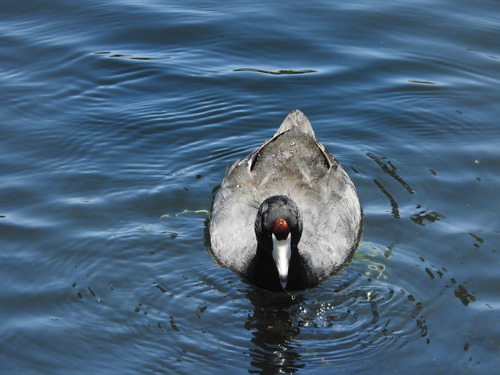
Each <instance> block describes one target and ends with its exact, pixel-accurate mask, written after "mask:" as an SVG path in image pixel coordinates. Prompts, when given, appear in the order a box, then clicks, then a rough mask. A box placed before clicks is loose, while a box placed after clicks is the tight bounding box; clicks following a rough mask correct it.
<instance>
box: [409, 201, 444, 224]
mask: <svg viewBox="0 0 500 375" xmlns="http://www.w3.org/2000/svg"><path fill="white" fill-rule="evenodd" d="M420 208H421V206H420V205H418V206H417V209H420ZM410 219H411V221H413V222H414V223H416V224H418V225H421V226H423V227H425V222H424V221H427V222H429V223H434V222H435V221H439V220H440V219H446V216H444V215H441V214H440V213H439V212H436V211H432V212H427V210H422V211H419V212H417V213H416V214H414V215H412V216H411V218H410Z"/></svg>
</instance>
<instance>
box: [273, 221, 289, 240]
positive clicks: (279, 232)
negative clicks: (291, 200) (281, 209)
mask: <svg viewBox="0 0 500 375" xmlns="http://www.w3.org/2000/svg"><path fill="white" fill-rule="evenodd" d="M273 233H274V235H275V236H276V239H277V240H278V241H283V240H284V239H286V238H287V237H288V234H289V233H290V228H289V227H288V223H287V222H286V220H285V219H283V218H281V217H280V218H279V219H278V220H276V222H275V223H274V227H273Z"/></svg>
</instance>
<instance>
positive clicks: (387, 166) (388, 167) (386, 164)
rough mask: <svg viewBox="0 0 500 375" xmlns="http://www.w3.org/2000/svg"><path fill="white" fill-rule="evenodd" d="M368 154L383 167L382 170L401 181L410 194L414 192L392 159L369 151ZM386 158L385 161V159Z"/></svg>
mask: <svg viewBox="0 0 500 375" xmlns="http://www.w3.org/2000/svg"><path fill="white" fill-rule="evenodd" d="M366 156H368V157H369V158H370V159H372V160H373V161H374V162H375V163H377V165H378V166H379V167H380V168H382V170H383V171H384V172H385V173H387V174H388V175H389V176H391V177H392V178H393V179H395V180H396V181H397V182H399V183H400V184H401V185H402V186H403V187H404V188H405V189H406V190H407V191H408V193H410V194H413V193H414V191H413V189H412V188H411V186H410V185H408V184H407V183H406V181H405V180H403V178H402V177H401V176H400V175H398V174H397V173H396V170H397V168H396V167H395V166H394V165H393V164H392V163H391V161H390V160H387V158H386V157H384V156H381V157H377V156H375V155H374V154H372V153H367V154H366ZM384 160H385V161H384Z"/></svg>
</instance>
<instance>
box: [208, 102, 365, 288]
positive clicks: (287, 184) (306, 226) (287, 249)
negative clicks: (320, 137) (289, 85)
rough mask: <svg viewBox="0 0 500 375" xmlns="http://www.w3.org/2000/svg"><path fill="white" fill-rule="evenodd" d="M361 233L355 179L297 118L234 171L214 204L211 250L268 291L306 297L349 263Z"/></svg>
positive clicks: (292, 117) (296, 114) (297, 114)
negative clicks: (305, 293) (300, 293)
mask: <svg viewBox="0 0 500 375" xmlns="http://www.w3.org/2000/svg"><path fill="white" fill-rule="evenodd" d="M362 226H363V212H362V210H361V206H360V203H359V199H358V196H357V194H356V189H355V187H354V185H353V183H352V181H351V179H350V178H349V176H348V175H347V173H346V172H345V171H344V169H343V168H342V167H341V165H340V164H339V162H338V161H337V160H336V159H335V158H334V157H333V156H332V155H331V154H330V153H329V152H328V151H327V150H326V149H325V147H324V146H323V145H322V144H321V143H319V142H318V141H317V140H316V137H315V135H314V131H313V129H312V127H311V124H310V123H309V120H308V119H307V117H306V116H305V115H304V114H303V113H302V112H301V111H299V110H295V111H292V112H291V113H290V114H289V115H288V116H287V117H286V118H285V120H284V121H283V123H282V124H281V126H280V127H279V129H278V131H277V132H276V134H275V135H274V137H273V138H271V139H270V140H268V141H267V142H265V143H264V144H263V145H262V146H260V147H259V148H257V149H256V150H255V151H254V152H252V153H251V154H250V155H248V156H247V157H246V158H245V159H243V160H242V161H239V160H237V161H235V162H234V163H233V164H232V165H231V167H229V168H228V170H227V172H226V175H225V177H224V180H223V181H222V185H221V187H220V189H219V190H218V191H217V193H216V196H215V198H214V202H213V207H212V215H211V218H210V223H209V233H210V246H211V249H210V250H211V253H212V255H213V256H214V257H215V258H216V260H217V261H218V262H219V263H220V264H221V265H222V266H225V267H227V268H229V269H231V270H232V271H234V272H236V273H237V274H239V275H241V276H243V277H245V278H246V279H248V280H249V281H251V282H253V283H254V284H256V285H258V286H260V287H262V288H265V289H269V290H272V291H280V290H283V289H286V290H296V289H304V288H309V287H313V286H315V285H317V284H318V283H319V282H320V281H321V280H323V279H324V278H326V277H327V276H329V275H331V274H333V273H335V272H337V271H338V270H339V269H340V268H341V267H342V266H343V265H344V264H345V263H346V262H348V261H349V260H350V258H351V257H352V254H353V253H354V251H355V250H356V248H357V247H358V245H359V241H360V238H361V233H362Z"/></svg>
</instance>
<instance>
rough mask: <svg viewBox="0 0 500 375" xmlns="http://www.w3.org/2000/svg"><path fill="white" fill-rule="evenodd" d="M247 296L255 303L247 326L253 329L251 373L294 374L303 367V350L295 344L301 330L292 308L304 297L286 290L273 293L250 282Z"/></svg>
mask: <svg viewBox="0 0 500 375" xmlns="http://www.w3.org/2000/svg"><path fill="white" fill-rule="evenodd" d="M247 297H248V299H249V300H250V302H251V303H252V305H253V307H254V312H253V315H252V316H249V317H248V319H247V321H246V323H245V328H246V329H247V330H248V331H250V332H252V336H253V337H252V342H253V344H254V345H255V346H254V348H252V349H250V356H251V365H252V368H253V369H252V370H249V373H251V374H283V373H287V374H291V373H294V372H296V371H297V370H299V369H301V368H304V367H305V364H304V363H303V362H302V361H301V356H300V354H298V353H297V351H296V350H295V348H294V347H293V345H291V343H292V342H293V339H294V338H295V337H296V336H297V335H298V334H299V332H300V330H299V328H298V327H297V326H296V322H295V321H294V319H293V318H292V316H291V315H290V308H291V307H292V306H293V305H294V304H297V303H300V300H301V299H302V298H301V297H300V296H298V297H297V298H295V299H294V300H292V298H291V297H290V296H288V295H287V294H285V293H272V292H268V291H266V290H262V289H258V288H257V287H253V286H251V285H250V286H249V290H248V292H247Z"/></svg>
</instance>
